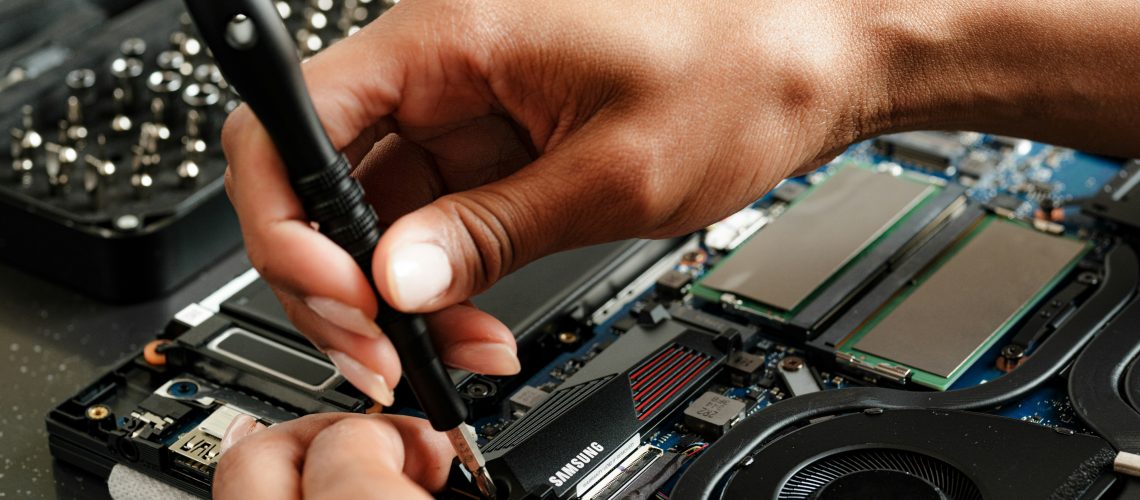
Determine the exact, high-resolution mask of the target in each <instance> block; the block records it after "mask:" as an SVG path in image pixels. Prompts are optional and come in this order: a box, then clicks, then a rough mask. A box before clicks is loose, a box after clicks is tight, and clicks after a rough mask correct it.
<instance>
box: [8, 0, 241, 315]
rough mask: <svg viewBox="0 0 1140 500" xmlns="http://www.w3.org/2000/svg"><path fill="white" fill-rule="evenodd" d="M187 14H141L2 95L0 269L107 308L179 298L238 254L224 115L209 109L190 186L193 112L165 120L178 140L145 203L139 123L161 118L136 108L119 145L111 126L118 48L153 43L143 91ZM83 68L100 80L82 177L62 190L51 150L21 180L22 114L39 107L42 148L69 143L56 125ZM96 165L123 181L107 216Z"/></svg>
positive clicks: (159, 0) (175, 7) (162, 5)
mask: <svg viewBox="0 0 1140 500" xmlns="http://www.w3.org/2000/svg"><path fill="white" fill-rule="evenodd" d="M183 12H184V11H183V7H182V4H181V3H180V2H178V1H177V0H153V1H146V2H142V3H139V4H137V5H135V6H133V7H131V8H129V9H127V10H125V11H123V12H121V13H119V14H118V15H116V16H114V17H113V18H111V19H109V20H108V21H107V22H105V23H104V24H103V25H102V26H101V27H99V28H98V29H97V30H95V32H94V33H93V34H91V36H89V37H83V39H82V40H74V39H73V40H68V41H67V44H68V45H67V48H68V50H69V52H70V54H71V57H70V58H69V59H68V60H67V62H65V63H63V64H61V65H60V66H58V67H56V68H54V69H52V70H50V71H47V72H45V73H43V74H42V75H40V76H39V77H37V78H36V79H35V80H31V81H26V82H22V83H19V84H17V85H14V86H12V87H9V88H8V89H7V90H5V91H4V92H0V132H3V134H2V135H0V260H3V261H4V262H6V263H7V264H9V265H12V266H14V267H17V268H20V269H23V270H26V271H28V272H30V273H33V274H37V275H40V276H43V277H45V278H48V279H51V280H53V281H56V282H59V283H62V284H65V285H67V286H69V287H72V288H74V289H76V290H79V291H81V292H83V293H86V294H89V295H92V296H94V297H97V298H100V299H104V300H108V301H113V302H133V301H139V300H144V299H148V298H152V297H155V296H159V295H162V294H164V293H166V292H169V291H171V290H173V289H174V288H176V287H178V286H179V285H180V284H181V283H183V282H184V281H186V280H187V279H189V278H190V277H191V276H193V275H194V274H196V273H197V272H199V271H200V270H202V269H203V268H204V267H206V266H207V265H209V264H210V263H212V262H214V261H216V260H217V259H219V258H220V257H222V256H224V255H225V254H227V253H229V252H231V251H233V250H234V249H236V248H237V247H238V246H239V244H240V242H241V233H240V230H239V227H238V223H237V218H236V216H235V214H234V212H233V209H232V207H231V206H230V204H229V201H228V199H227V198H226V195H225V190H224V187H223V179H222V177H223V174H224V172H225V161H224V159H223V157H222V155H221V151H220V147H219V141H218V132H219V129H220V124H221V122H222V121H223V120H224V114H225V112H224V110H223V109H222V106H221V105H217V106H213V107H211V109H209V110H208V113H207V114H208V115H209V118H208V120H207V125H206V127H205V128H204V130H203V131H202V135H201V138H202V139H203V140H204V141H205V143H206V145H207V150H206V151H205V153H204V154H201V155H200V158H199V159H198V161H197V165H198V166H199V169H200V171H199V175H198V178H197V180H196V181H195V182H194V183H193V184H192V185H187V184H184V183H181V179H179V177H178V175H177V174H176V173H175V170H176V169H177V167H178V165H179V164H180V163H181V162H182V160H183V158H184V155H183V145H182V142H181V140H180V139H181V138H182V137H183V136H184V135H185V114H184V113H185V109H182V110H174V111H175V112H174V113H169V111H170V110H168V114H167V117H166V119H165V120H164V121H166V122H168V127H169V129H170V138H169V139H167V140H165V141H160V145H159V147H158V150H157V152H158V153H159V155H160V158H161V161H160V162H159V163H158V164H157V165H155V166H154V167H153V168H152V169H151V173H152V175H153V187H152V188H151V189H150V190H149V191H150V193H149V195H147V196H145V197H140V196H138V195H136V193H135V191H134V190H133V188H132V187H131V185H130V176H131V174H132V172H131V160H132V158H131V149H130V148H131V146H132V145H134V144H135V143H136V142H137V140H138V133H139V129H140V125H141V123H142V122H144V121H147V120H149V119H150V118H151V117H152V113H150V111H149V110H148V109H145V106H138V107H136V109H135V110H134V111H133V112H132V113H131V114H130V115H129V116H130V117H131V119H132V121H133V122H134V123H133V127H132V129H131V130H130V131H129V132H127V133H121V134H116V133H114V132H112V131H111V130H110V126H109V124H110V118H111V117H112V116H114V114H115V112H116V108H115V105H114V103H113V101H112V98H111V91H112V89H113V87H114V85H115V81H114V78H113V77H112V76H111V74H110V73H109V71H108V67H109V65H110V62H111V60H112V59H114V58H115V57H117V56H118V55H119V45H120V43H121V42H122V41H123V40H124V39H126V38H131V37H138V38H141V39H143V40H145V41H146V42H147V45H148V47H149V48H148V50H147V52H146V54H145V55H144V57H143V62H144V67H145V70H144V72H143V77H142V78H144V81H145V78H146V76H147V75H148V74H149V73H150V72H152V71H155V70H157V69H158V68H157V67H156V65H155V56H156V54H157V53H158V52H160V51H162V50H167V49H168V47H170V42H169V37H170V34H171V33H173V32H175V31H178V30H180V29H181V28H180V21H179V18H180V16H181V15H182V13H183ZM60 15H66V13H61V14H60ZM0 60H2V58H0ZM77 68H90V69H92V70H95V72H96V87H95V95H96V96H97V98H96V99H95V101H94V102H93V103H90V104H89V105H88V106H87V107H85V115H84V122H85V124H86V126H87V128H88V129H89V133H88V137H87V140H86V141H85V142H86V147H85V148H82V149H81V148H79V147H76V149H77V150H78V154H79V162H78V163H76V164H75V166H74V167H73V168H72V172H71V180H70V182H69V183H68V184H67V186H66V187H65V188H63V189H55V190H53V189H52V188H51V187H50V186H49V183H48V175H47V173H46V170H45V166H44V165H45V162H44V161H43V158H42V157H43V155H44V152H43V151H42V149H43V148H41V152H40V158H39V161H38V162H37V164H36V165H35V167H34V168H33V170H32V171H31V172H30V173H28V174H23V173H20V172H17V171H15V170H14V169H13V167H12V160H13V158H12V154H13V153H12V149H11V147H10V141H11V140H12V136H11V134H10V133H9V131H10V130H12V129H19V128H21V122H22V113H21V108H22V107H23V106H25V105H28V104H31V105H32V106H34V109H35V113H34V116H35V118H36V130H37V131H38V132H39V134H40V135H41V136H42V137H43V140H44V141H45V142H59V141H57V130H58V127H57V125H56V123H57V122H58V121H59V120H60V119H62V118H64V117H65V114H66V101H67V96H68V95H69V90H68V88H67V86H66V85H65V83H64V80H65V77H66V75H67V74H68V72H70V71H71V70H73V69H77ZM3 69H4V68H0V70H3ZM193 81H194V80H193V77H184V82H185V83H184V86H185V85H188V84H190V83H192V82H193ZM141 97H142V98H143V99H140V101H142V102H144V103H145V102H148V101H149V99H150V93H149V92H144V93H143V95H142V96H141ZM178 97H179V99H180V97H181V96H180V94H179V95H178ZM99 134H105V135H106V137H107V144H106V146H105V147H104V148H98V147H97V146H96V136H97V135H99ZM100 149H102V151H103V154H101V153H100ZM88 154H92V155H96V156H102V157H104V158H103V159H110V160H111V161H113V162H114V163H115V165H116V172H115V174H113V175H111V176H110V177H109V178H107V179H108V180H109V182H108V183H107V184H106V185H105V195H106V197H105V202H104V203H103V204H102V206H99V205H97V204H95V203H94V202H93V201H92V199H91V198H90V197H89V196H88V194H87V193H86V192H85V190H84V185H83V182H84V172H85V170H86V169H87V168H88V167H87V164H86V162H85V161H84V157H85V156H86V155H88Z"/></svg>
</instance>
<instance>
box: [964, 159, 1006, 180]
mask: <svg viewBox="0 0 1140 500" xmlns="http://www.w3.org/2000/svg"><path fill="white" fill-rule="evenodd" d="M996 167H997V165H996V164H995V163H994V161H993V159H992V158H990V157H989V156H987V155H970V156H967V157H966V159H965V160H963V161H962V164H961V165H958V173H959V174H962V175H964V176H966V177H973V178H975V179H979V178H981V177H982V176H983V175H986V174H987V173H989V172H990V171H991V170H993V169H994V168H996Z"/></svg>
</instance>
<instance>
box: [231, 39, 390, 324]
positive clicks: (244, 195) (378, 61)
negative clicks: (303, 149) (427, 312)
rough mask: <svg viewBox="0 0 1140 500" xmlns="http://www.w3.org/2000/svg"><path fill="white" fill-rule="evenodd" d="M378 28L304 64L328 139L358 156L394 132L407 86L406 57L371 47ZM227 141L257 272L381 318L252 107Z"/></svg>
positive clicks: (234, 190) (235, 197) (236, 200)
mask: <svg viewBox="0 0 1140 500" xmlns="http://www.w3.org/2000/svg"><path fill="white" fill-rule="evenodd" d="M374 31H375V30H364V31H362V32H360V33H358V34H356V35H354V36H352V37H349V38H347V39H345V40H343V41H341V42H339V43H337V44H336V45H335V46H333V47H330V48H329V49H328V50H326V51H324V52H322V53H321V54H319V55H317V56H316V57H314V58H313V59H311V60H309V61H308V62H307V63H306V64H304V75H305V80H306V83H307V86H308V87H309V88H310V90H311V94H312V96H313V102H314V106H315V108H316V110H317V114H318V116H319V117H320V118H321V122H322V124H323V125H324V127H325V129H326V131H327V133H328V135H329V138H330V139H331V140H332V142H333V145H334V146H335V147H336V148H337V149H345V148H346V146H349V145H350V144H351V143H354V142H355V143H357V145H358V147H357V148H355V149H357V151H350V153H353V155H354V156H359V155H362V154H363V153H362V152H361V151H359V150H361V149H364V148H370V147H371V144H372V143H373V142H375V140H377V139H378V136H379V137H382V136H383V135H385V134H386V133H387V131H386V130H384V129H385V128H387V125H386V124H387V123H388V121H387V120H382V119H381V118H382V117H384V116H386V115H388V114H390V113H391V112H392V110H393V109H394V108H395V106H396V105H397V104H398V103H399V93H398V91H397V90H396V89H399V88H400V87H401V86H402V76H401V75H402V74H403V72H402V70H401V69H400V68H401V63H400V61H402V60H403V59H401V58H393V57H385V58H380V57H377V56H376V55H375V53H376V52H377V51H375V50H368V48H369V47H370V46H371V45H373V44H376V43H377V41H376V40H375V38H376V35H373V34H372V33H373V32H374ZM385 44H386V45H388V46H391V45H392V43H391V41H388V40H386V41H385ZM222 141H223V146H224V149H225V151H226V157H227V160H228V161H229V163H230V170H229V172H228V175H227V189H228V191H229V193H230V197H231V200H232V201H233V204H234V207H235V209H236V210H237V213H238V217H239V220H240V221H241V226H242V233H243V236H244V238H245V241H246V246H247V248H248V251H249V253H250V260H251V261H252V262H253V264H254V267H256V268H257V269H258V271H259V272H260V273H261V274H262V276H264V277H265V279H266V280H268V281H269V282H271V283H273V284H275V285H277V286H278V287H281V288H283V289H284V290H286V291H287V292H290V293H293V294H295V295H298V296H299V297H301V298H304V297H310V296H315V297H324V298H330V299H334V300H336V301H338V302H340V303H342V304H346V305H349V306H351V307H355V308H357V309H359V310H361V311H363V312H364V313H365V314H367V315H372V314H374V312H375V309H376V304H375V300H374V299H373V295H372V292H371V287H370V286H369V285H368V280H367V279H366V278H365V276H364V274H363V273H362V272H361V271H360V270H359V269H358V268H357V266H356V264H355V262H354V261H353V260H352V259H351V258H350V257H349V256H348V254H347V253H345V252H344V251H342V250H341V249H340V248H339V247H337V246H336V245H335V244H334V243H333V242H332V241H330V240H328V239H327V238H325V237H324V236H322V235H320V234H319V233H318V232H317V231H315V230H314V229H313V228H312V227H311V226H310V225H309V223H308V222H307V219H306V217H305V213H304V210H303V209H302V207H301V204H300V202H299V201H298V200H297V197H296V195H295V194H294V193H293V190H292V188H291V186H290V184H289V179H288V176H287V175H286V172H285V168H284V166H283V164H282V162H281V158H280V156H279V155H278V153H277V149H276V148H275V147H274V144H273V142H272V141H271V140H270V138H269V136H268V135H267V134H266V132H265V129H264V127H263V126H262V125H261V123H260V122H259V121H258V120H257V119H256V117H255V116H254V115H253V113H252V112H251V111H250V110H249V108H248V107H245V106H242V107H241V108H239V109H238V110H237V111H235V112H234V113H233V114H232V115H231V117H230V118H229V119H228V120H227V121H226V125H225V128H224V129H223V132H222ZM350 149H352V148H350Z"/></svg>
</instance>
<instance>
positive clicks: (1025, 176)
mask: <svg viewBox="0 0 1140 500" xmlns="http://www.w3.org/2000/svg"><path fill="white" fill-rule="evenodd" d="M961 137H962V140H963V143H964V144H966V145H967V148H966V151H967V154H974V155H977V157H978V158H982V159H984V160H986V161H988V162H990V163H991V164H992V169H990V170H989V171H987V172H986V173H985V174H984V175H982V176H980V177H976V178H974V177H971V178H969V179H965V178H960V177H959V175H958V173H957V172H956V171H955V169H954V168H953V167H951V168H948V169H945V170H941V171H931V170H929V169H923V168H920V167H918V166H915V165H908V164H906V163H903V162H898V161H897V160H895V159H892V158H890V157H886V156H883V155H882V154H881V152H880V151H879V150H878V149H877V148H876V147H875V146H874V145H873V143H872V142H871V141H867V142H863V143H859V144H856V145H854V146H852V147H851V148H849V149H848V150H847V151H846V152H845V153H844V154H843V155H842V156H841V157H840V158H838V159H837V160H836V161H835V162H833V163H832V164H836V163H838V162H841V161H847V160H854V161H859V162H862V163H869V164H872V165H875V166H877V167H879V168H884V169H903V170H912V171H919V172H921V173H923V174H925V175H929V176H933V177H938V178H942V179H945V180H947V181H950V182H953V181H961V182H962V183H963V184H965V185H967V186H969V190H968V191H967V194H968V196H969V197H971V198H972V199H974V200H976V201H979V202H983V203H984V202H988V201H990V200H992V199H993V198H995V197H997V196H1004V197H1007V198H1009V197H1014V198H1017V199H1019V200H1021V202H1022V204H1021V205H1020V206H1019V207H1018V208H1017V210H1016V214H1015V215H1016V216H1017V217H1023V218H1026V219H1031V218H1033V217H1034V216H1035V213H1036V212H1037V211H1038V209H1039V208H1041V205H1042V202H1043V201H1045V199H1046V198H1048V199H1049V201H1050V202H1051V203H1052V205H1053V206H1055V207H1059V209H1061V210H1064V211H1065V213H1066V214H1071V213H1074V211H1075V205H1076V204H1078V203H1079V202H1080V201H1081V200H1083V199H1085V198H1088V197H1091V196H1093V195H1095V194H1096V193H1098V192H1099V191H1100V190H1101V189H1103V188H1104V186H1105V184H1106V183H1108V182H1109V181H1110V180H1111V179H1112V178H1113V177H1114V176H1116V175H1117V173H1118V171H1119V170H1120V168H1121V162H1119V161H1116V160H1112V159H1109V158H1103V157H1099V156H1095V155H1089V154H1085V153H1080V152H1076V151H1072V150H1069V149H1065V148H1059V147H1054V146H1049V145H1044V144H1039V143H1031V142H1028V141H1021V142H1018V143H1017V147H1016V148H1014V149H1012V150H1011V149H1009V148H1006V149H1004V150H1002V149H1000V148H998V147H997V146H998V139H997V138H995V137H991V136H987V135H983V134H962V136H961ZM1002 144H1004V145H1008V142H1003V143H1002ZM975 159H977V158H975ZM958 160H959V161H961V160H963V159H962V158H960V159H958ZM828 168H829V167H828V166H825V167H823V168H822V169H821V170H823V171H824V172H826V169H828ZM815 175H824V174H820V173H817V174H815ZM789 182H797V183H803V184H811V183H812V182H813V177H812V175H811V174H809V175H807V176H803V177H800V178H796V179H791V180H789ZM1027 186H1028V187H1027ZM773 203H774V200H773V198H772V195H771V194H768V195H766V196H765V197H764V198H761V199H760V200H758V201H757V202H756V203H755V204H754V205H753V208H763V207H770V206H771V205H772V204H773ZM1063 227H1064V231H1065V232H1066V233H1070V234H1079V235H1083V236H1087V229H1088V228H1085V227H1081V226H1080V225H1079V222H1078V223H1073V222H1070V221H1068V220H1065V221H1064V222H1063ZM703 250H707V249H703ZM675 269H678V270H682V271H686V272H690V273H692V274H693V275H694V277H699V276H700V275H701V274H702V273H703V272H704V271H705V269H704V267H703V266H700V265H697V266H692V265H686V264H683V263H678V265H677V266H676V267H675ZM651 294H652V286H648V287H646V289H644V290H640V291H639V294H638V299H637V300H641V299H645V298H648V297H649V296H651ZM637 300H634V301H631V302H630V303H628V304H626V305H625V306H624V307H622V308H621V309H620V310H619V311H617V312H616V313H614V314H613V315H611V316H610V317H609V318H608V319H607V320H606V321H604V322H602V323H601V324H597V325H593V327H592V333H593V337H592V338H590V339H589V340H588V341H586V342H583V343H582V345H581V346H579V347H578V348H577V349H575V350H574V351H572V352H566V353H562V354H560V355H559V356H557V357H556V358H555V359H554V360H553V361H551V362H550V363H549V364H547V365H546V366H545V367H543V368H542V369H540V370H538V371H537V372H536V373H535V374H534V375H533V376H531V377H530V378H528V379H527V380H526V381H525V383H524V385H527V386H532V387H538V388H540V389H544V390H547V391H548V392H550V391H552V390H553V389H555V388H556V387H558V386H559V385H560V384H561V382H562V381H564V380H565V379H566V378H568V377H569V376H570V375H572V374H573V373H574V372H575V371H576V370H577V368H579V367H580V366H581V365H582V363H583V362H584V361H586V360H588V359H590V358H592V357H593V356H594V355H596V354H597V353H598V352H600V351H601V350H602V349H604V347H605V346H608V345H609V344H610V343H612V342H613V341H615V340H616V339H617V338H618V337H619V333H618V332H616V331H615V330H614V328H613V326H614V323H615V322H617V321H618V320H619V319H621V318H623V317H626V316H628V315H629V313H630V309H631V308H632V307H633V306H634V304H635V303H636V302H637ZM1007 335H1013V331H1012V330H1011V332H1010V333H1008V334H1007ZM761 336H762V337H764V334H763V333H762V334H761ZM761 343H762V344H764V345H765V347H766V348H765V349H763V350H756V351H755V352H757V353H763V355H764V356H765V357H766V361H765V362H766V364H767V366H768V369H769V371H770V373H774V372H775V369H776V365H777V364H778V363H779V362H780V360H781V359H782V358H783V357H784V356H785V355H788V354H789V353H796V350H795V348H794V347H792V346H791V345H788V344H786V343H780V342H779V340H778V339H777V338H774V337H773V338H764V340H761ZM1004 344H1005V342H1000V341H999V342H997V343H995V344H994V347H992V348H991V349H990V350H989V351H988V352H986V353H985V354H984V355H983V356H981V357H980V358H979V359H978V361H977V362H976V363H975V364H974V365H973V366H972V367H971V368H970V369H969V370H968V371H967V372H966V373H965V374H963V376H962V377H961V378H960V379H959V380H958V381H957V382H956V383H955V384H954V385H953V386H952V387H951V389H950V390H954V389H961V388H965V387H971V386H975V385H978V384H984V383H987V382H988V381H991V380H994V379H996V378H998V377H1001V376H1002V375H1003V374H1004V373H1003V372H1002V371H1001V370H999V369H998V368H997V367H996V366H995V361H996V359H997V357H998V356H999V353H1000V350H1001V346H1003V345H1004ZM817 373H818V375H819V380H818V381H819V383H820V386H821V387H822V388H823V389H824V390H833V389H841V388H844V387H848V386H851V385H857V384H861V383H862V382H861V381H857V380H854V379H849V378H847V377H846V376H845V375H840V374H831V373H827V372H826V371H823V370H821V371H819V372H817ZM709 389H710V390H713V391H714V392H718V393H720V394H722V395H725V396H728V397H730V398H733V399H738V400H741V401H744V402H745V403H746V404H747V410H746V415H752V414H755V413H756V412H760V411H763V410H764V408H766V407H768V406H769V405H771V404H774V403H777V402H779V401H781V400H782V399H784V398H786V397H789V396H788V395H787V394H785V393H784V392H783V391H782V390H781V388H780V385H779V384H775V385H772V386H770V387H761V386H750V387H729V386H724V385H718V384H714V385H713V386H712V387H710V388H709ZM1065 394H1066V391H1065V388H1064V386H1063V381H1061V380H1057V381H1054V383H1052V384H1047V385H1046V386H1045V387H1043V388H1041V389H1039V390H1037V391H1036V392H1034V393H1033V394H1031V395H1030V396H1028V397H1026V398H1025V399H1023V400H1021V401H1019V402H1017V403H1015V404H1011V405H1008V406H1006V407H1003V408H1000V409H998V410H997V411H995V413H997V414H1000V415H1003V416H1006V417H1009V418H1014V419H1020V420H1025V421H1030V422H1036V423H1039V424H1042V425H1047V426H1060V427H1065V428H1068V429H1072V430H1075V431H1077V432H1089V430H1088V429H1087V428H1086V427H1085V425H1084V424H1083V423H1082V422H1081V421H1080V419H1079V418H1078V417H1077V416H1076V413H1075V411H1074V410H1073V408H1072V406H1071V405H1070V403H1069V400H1068V398H1067V396H1066V395H1065ZM514 418H515V416H513V415H510V414H506V413H504V414H502V415H492V416H487V417H484V418H482V419H480V420H478V421H477V422H476V423H475V428H476V430H477V431H479V435H480V441H481V444H485V443H486V442H487V441H489V439H490V438H493V436H494V434H497V433H498V432H501V431H502V430H503V429H505V428H506V427H507V426H509V425H510V423H511V421H512V420H513V419H514ZM693 440H694V436H693V435H692V434H691V433H690V432H689V431H688V430H687V429H685V428H684V426H683V425H682V422H681V417H680V415H674V416H673V417H671V418H670V419H667V420H666V421H664V422H663V423H662V424H661V425H659V426H658V428H657V431H656V432H654V433H652V434H650V435H648V436H647V438H646V439H645V443H646V444H652V445H653V446H656V447H658V448H660V449H662V450H673V451H674V452H682V451H684V450H688V451H689V452H692V453H693V454H694V455H695V454H696V453H699V451H700V450H699V448H700V446H701V445H703V444H705V443H703V442H694V441H693ZM682 470H683V469H682ZM671 485H672V481H670V483H667V484H666V485H665V487H663V488H662V489H661V490H660V493H659V497H664V496H665V495H666V494H667V493H668V492H669V491H670V489H671Z"/></svg>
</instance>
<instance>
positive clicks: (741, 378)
mask: <svg viewBox="0 0 1140 500" xmlns="http://www.w3.org/2000/svg"><path fill="white" fill-rule="evenodd" d="M766 361H767V359H766V358H765V357H764V356H758V355H756V354H749V353H746V352H735V353H733V354H732V356H729V358H728V362H727V363H725V367H726V369H727V370H726V371H727V372H728V380H729V381H730V382H732V385H734V386H736V387H744V386H749V385H752V384H755V383H756V382H757V381H758V380H760V375H761V374H762V373H763V372H764V365H765V363H766Z"/></svg>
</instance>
